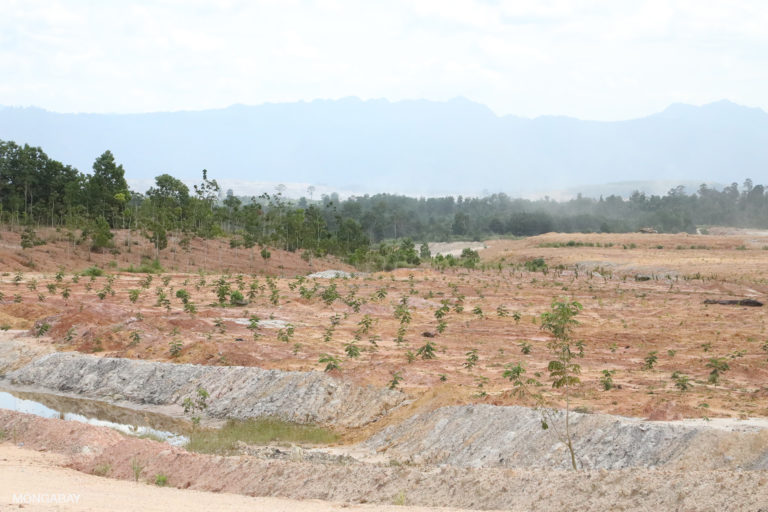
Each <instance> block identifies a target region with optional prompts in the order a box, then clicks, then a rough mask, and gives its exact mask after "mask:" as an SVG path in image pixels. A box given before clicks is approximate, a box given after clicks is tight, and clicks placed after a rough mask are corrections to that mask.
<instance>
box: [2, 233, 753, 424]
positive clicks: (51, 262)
mask: <svg viewBox="0 0 768 512" xmlns="http://www.w3.org/2000/svg"><path fill="white" fill-rule="evenodd" d="M711 233H712V234H709V235H685V234H681V235H641V234H584V235H561V234H547V235H542V236H538V237H532V238H527V239H523V240H492V241H488V242H487V245H488V249H486V250H484V251H481V257H482V258H483V267H484V268H483V269H475V270H470V269H464V268H461V269H459V268H453V269H448V270H445V271H439V270H435V269H432V268H427V267H421V268H415V269H401V270H398V271H394V272H389V273H376V274H371V275H361V276H357V277H354V278H349V279H341V278H339V279H334V280H328V279H306V278H304V277H301V276H303V275H304V274H306V273H308V272H311V271H315V270H320V269H324V268H345V267H344V266H343V265H341V264H340V263H338V262H333V261H318V260H315V261H313V262H312V265H311V266H310V264H309V263H308V262H306V261H304V260H302V259H301V257H300V255H299V254H292V253H281V252H279V251H272V257H271V258H270V260H269V261H264V260H263V259H262V258H261V257H260V256H259V252H258V248H256V249H254V250H253V251H254V252H253V257H252V255H251V253H248V252H244V250H243V249H240V250H239V253H237V254H235V253H234V250H232V249H229V247H227V246H225V245H224V244H225V242H223V241H222V242H202V241H193V243H192V245H191V248H190V250H189V251H188V252H186V251H183V250H181V249H177V251H178V252H177V253H172V252H170V249H169V250H166V251H164V253H165V254H163V255H162V256H161V265H162V266H163V267H165V268H166V269H167V270H171V269H175V270H174V271H173V272H167V273H164V274H155V275H152V277H151V281H150V280H149V278H148V277H147V276H148V275H147V274H140V273H130V272H124V271H120V269H124V268H126V267H128V266H129V265H130V264H131V263H132V264H134V265H136V264H137V263H138V262H139V261H140V258H141V254H142V252H141V251H142V250H148V248H143V249H142V246H141V245H133V241H136V240H135V235H134V239H133V240H130V241H129V242H128V245H123V247H126V248H133V250H132V252H131V253H128V252H127V250H124V251H121V253H120V254H116V255H111V254H106V255H96V254H94V255H91V254H89V253H87V251H86V250H85V249H78V248H77V247H76V246H75V248H74V250H73V247H72V245H71V244H69V243H68V242H67V241H66V240H62V241H59V242H56V241H55V240H51V241H50V242H49V243H48V244H46V245H43V246H39V247H36V248H34V249H29V250H26V251H22V250H21V249H20V248H19V246H18V240H17V239H16V237H17V235H14V234H12V233H7V232H4V233H3V234H2V241H1V243H2V244H3V247H4V249H5V252H3V253H1V254H0V260H2V262H3V263H2V268H3V269H4V270H5V272H3V273H2V275H1V276H0V292H2V294H3V299H2V301H1V302H2V304H1V305H0V326H2V327H4V328H10V329H30V332H31V333H34V334H37V335H40V339H41V341H46V340H48V342H49V343H50V344H52V346H54V347H55V348H56V349H58V350H78V351H81V352H86V353H97V354H101V355H105V356H116V357H130V358H141V359H152V360H170V361H176V362H187V363H200V364H210V365H255V366H260V367H264V368H280V369H290V370H323V369H324V368H326V366H327V365H328V362H329V360H330V362H331V363H333V362H334V360H336V361H338V364H339V369H331V371H332V372H333V373H334V374H336V375H338V376H339V377H341V378H345V379H352V380H355V381H358V382H363V383H371V384H375V385H378V386H385V385H396V386H399V387H401V388H402V389H404V390H405V391H406V392H409V393H411V394H413V395H414V396H416V397H421V400H419V401H417V405H418V404H421V405H423V404H424V402H425V400H426V401H427V402H429V404H431V406H434V405H444V404H450V403H466V402H484V403H493V404H512V403H517V402H518V399H517V398H516V397H515V396H514V395H513V394H512V393H511V389H510V387H511V385H510V382H509V381H507V380H505V379H504V378H503V377H502V373H503V371H504V365H505V364H508V363H515V362H518V361H520V362H522V363H523V364H524V365H525V366H526V368H527V369H528V372H529V373H530V374H531V375H533V374H534V373H536V372H541V373H542V378H543V379H544V380H546V372H545V370H546V364H547V361H548V359H549V358H548V353H547V351H546V348H545V345H546V343H547V340H548V337H547V334H546V333H544V332H542V331H541V329H540V320H539V316H540V315H541V313H543V312H545V311H546V310H547V309H548V308H549V305H550V303H551V301H552V300H553V299H555V298H561V297H563V298H566V297H567V298H568V299H569V300H576V301H578V302H580V303H581V304H582V305H583V307H584V309H583V312H582V313H581V314H580V315H579V316H578V320H579V321H580V322H581V325H579V327H578V328H577V330H576V334H577V338H578V339H582V340H584V342H585V344H586V346H585V357H584V358H583V359H582V360H580V361H579V362H580V363H581V364H582V367H583V372H584V373H583V375H582V382H583V384H584V385H583V386H582V388H581V390H580V392H579V393H577V395H576V397H575V400H574V405H575V406H578V407H582V408H584V409H586V410H588V411H601V412H609V413H616V414H624V415H631V416H640V417H650V418H652V419H675V418H682V417H703V416H706V417H715V416H733V417H740V416H766V415H768V409H766V406H765V403H766V401H765V398H766V396H768V387H765V382H768V352H766V349H767V348H768V346H767V345H766V343H767V342H768V332H766V327H765V322H766V310H768V308H766V307H734V306H719V305H705V304H703V301H704V300H705V299H713V298H714V299H721V298H724V299H729V298H731V299H733V298H754V299H757V300H761V301H762V300H763V299H764V298H765V296H766V295H768V273H766V271H768V250H765V247H766V246H768V236H766V234H764V233H760V232H742V231H726V230H720V231H718V230H712V231H711ZM48 236H49V237H51V238H54V237H55V233H49V234H48ZM119 237H120V238H119V239H120V240H126V239H128V234H127V233H121V234H120V235H119ZM569 241H574V242H573V243H572V244H569V243H568V242H569ZM122 243H123V244H124V242H122ZM598 244H599V246H598ZM120 246H121V245H120V244H118V247H120ZM535 258H543V259H544V261H545V262H546V264H547V265H548V270H547V271H546V272H544V271H542V270H541V269H539V270H536V271H533V270H530V269H526V268H525V266H524V262H526V261H530V260H532V259H535ZM89 259H90V261H89ZM113 261H114V262H115V263H111V262H113ZM219 261H220V262H221V263H220V266H219ZM30 262H31V264H30ZM89 265H98V266H99V267H101V268H103V270H104V275H102V276H98V277H91V276H88V275H81V276H79V278H78V277H75V275H74V273H75V272H81V271H82V270H83V269H85V268H87V267H88V266H89ZM60 268H63V270H61V271H60V270H59V269H60ZM214 268H218V269H222V270H226V273H225V274H223V275H222V274H219V273H209V272H213V269H214ZM203 269H206V271H203ZM222 270H219V271H217V272H220V271H222ZM57 272H59V274H58V275H57ZM270 276H272V277H270ZM281 276H282V277H281ZM222 279H223V282H226V284H227V285H228V287H229V289H230V291H239V292H240V293H241V294H242V295H243V298H244V301H243V302H248V303H247V304H246V305H234V306H233V305H231V304H230V302H231V301H230V298H229V296H228V297H227V298H226V305H221V304H218V297H217V289H218V288H219V287H220V285H221V284H222ZM217 283H218V284H217ZM332 287H335V291H336V293H335V294H334V293H332V292H331V291H330V290H329V288H331V289H332ZM132 290H134V291H133V292H132ZM179 290H185V291H186V292H187V294H188V298H187V299H186V302H187V305H186V310H185V304H184V300H183V295H184V294H179V295H177V294H178V293H179ZM132 293H133V295H134V298H135V299H136V300H135V302H134V301H132V300H131V298H132V297H131V295H132ZM324 293H325V297H323V294H324ZM249 295H250V297H249ZM65 296H67V297H65ZM331 299H333V300H331ZM404 302H405V303H406V304H407V306H406V307H403V306H402V304H403V303H404ZM190 303H191V304H193V307H190V306H189V304H190ZM441 308H442V309H441ZM193 309H194V312H193V311H192V310H193ZM436 313H437V314H436ZM408 317H410V320H409V321H408ZM438 317H441V318H438ZM256 320H258V321H256ZM441 321H443V322H444V323H445V324H444V326H443V327H444V331H443V332H442V333H440V332H439V331H440V330H441V329H442V328H440V327H439V324H440V322H441ZM336 322H337V323H338V324H337V325H335V326H334V327H333V328H332V325H333V324H334V323H336ZM46 326H48V327H47V328H46ZM401 327H404V328H405V330H404V333H402V334H403V335H402V339H401V340H398V339H397V338H398V329H399V328H401ZM331 328H332V329H331ZM329 330H330V331H329ZM329 332H330V334H329ZM356 338H357V339H356ZM428 344H431V345H432V346H433V348H434V358H431V359H430V358H428V356H429V355H430V347H429V346H428ZM475 350H476V351H475ZM358 351H359V354H358ZM473 351H475V352H473ZM524 352H529V353H527V354H526V353H524ZM651 353H655V356H656V358H657V360H656V362H655V364H654V365H653V367H652V368H647V366H648V365H647V364H646V358H647V357H648V356H649V354H651ZM324 355H329V356H332V357H331V358H324ZM425 356H426V357H425ZM334 358H335V359H334ZM712 358H722V359H721V361H724V362H727V364H728V367H729V368H728V369H727V370H726V371H722V372H721V373H720V375H719V381H718V382H717V383H716V384H713V383H710V382H708V378H709V375H710V373H711V371H712V369H711V368H710V367H708V366H707V363H709V362H710V360H711V359H712ZM321 359H324V362H322V363H321V362H320V360H321ZM331 366H333V364H331ZM603 370H608V371H613V373H612V374H611V378H612V380H613V386H614V387H613V388H612V389H610V390H605V389H604V387H605V386H604V380H602V381H601V378H603V377H604V376H605V375H604V373H603ZM674 372H680V373H682V374H684V375H687V376H689V378H690V381H689V384H690V387H689V389H687V390H681V389H680V388H679V386H676V385H675V382H676V381H675V380H673V379H672V374H673V373H674ZM395 376H396V377H395ZM426 391H429V392H428V393H427V392H426ZM553 398H555V399H556V397H553Z"/></svg>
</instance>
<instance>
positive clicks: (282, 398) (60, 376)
mask: <svg viewBox="0 0 768 512" xmlns="http://www.w3.org/2000/svg"><path fill="white" fill-rule="evenodd" d="M1 345H2V343H0V367H6V368H11V367H13V366H14V365H13V364H12V363H13V361H11V359H13V358H14V357H18V355H16V356H14V355H8V354H14V352H13V351H11V350H7V349H6V350H3V349H2V346H1ZM15 353H16V354H18V351H17V352H15ZM2 354H5V356H2ZM3 357H4V359H3ZM0 386H5V387H6V388H7V387H11V388H12V389H14V388H15V389H19V387H21V388H22V389H27V390H29V389H33V390H36V391H38V392H43V393H45V394H42V395H37V401H41V400H42V399H46V400H48V401H49V403H48V404H45V405H47V406H48V407H49V408H51V409H53V410H56V411H62V410H64V412H74V413H76V414H82V411H77V410H74V411H73V410H72V404H73V403H76V402H77V400H74V402H73V401H72V399H70V404H69V409H67V410H65V409H66V408H65V407H62V400H64V399H63V398H61V397H59V398H54V397H52V395H51V394H50V393H54V394H57V395H61V394H65V395H67V396H69V397H71V398H73V399H82V398H86V399H89V400H97V401H101V402H110V403H112V404H116V405H118V406H123V407H114V406H112V407H113V409H112V410H113V411H118V410H119V411H123V413H122V414H123V415H122V416H120V415H117V416H115V415H114V414H112V415H111V416H109V415H105V414H104V413H103V412H101V413H96V414H92V417H95V418H97V419H98V420H105V421H112V422H114V423H121V424H129V425H134V427H135V426H137V425H139V423H137V422H136V421H133V420H132V419H131V418H130V413H126V412H125V411H131V410H134V411H136V410H138V412H136V416H137V417H141V416H143V417H147V418H148V417H150V416H155V417H163V416H165V417H166V418H167V419H168V423H166V425H167V424H171V423H172V422H173V421H176V422H178V421H179V420H178V417H180V416H181V405H180V404H181V403H182V402H183V400H184V399H185V398H187V397H190V398H194V396H195V393H196V392H197V390H198V389H200V388H203V389H205V390H207V391H208V392H209V394H210V399H209V406H208V408H207V411H206V414H207V416H208V417H209V418H211V419H218V420H222V419H229V418H234V419H248V418H258V417H267V416H269V417H276V418H279V419H282V420H284V421H288V422H293V423H313V424H318V425H323V426H327V427H331V428H336V429H356V428H360V427H363V426H366V425H370V424H372V423H375V422H377V421H378V420H380V419H382V418H384V417H385V416H387V415H388V414H389V413H390V412H391V411H392V410H393V409H395V408H397V407H402V406H405V405H406V404H407V403H408V400H407V397H406V395H405V394H403V393H401V392H399V391H393V390H388V389H377V388H374V387H372V386H367V387H363V386H358V385H356V384H353V383H349V382H344V381H341V380H338V379H335V378H333V377H330V376H328V375H326V374H324V373H321V372H285V371H280V370H262V369H260V368H252V367H211V366H199V365H190V364H172V363H160V362H149V361H137V360H130V359H115V358H101V357H95V356H89V355H83V354H78V353H50V354H46V355H43V356H41V357H37V358H34V359H33V360H31V361H30V362H28V363H27V364H24V365H22V366H21V367H19V368H18V369H16V370H12V371H9V372H8V373H6V374H5V376H4V379H3V380H0ZM26 398H32V399H35V398H34V397H30V396H27V397H26ZM51 400H56V402H55V403H53V404H51V402H50V401H51ZM85 403H88V401H86V402H85ZM90 403H91V405H90V408H91V409H93V405H92V404H93V403H96V402H90ZM80 407H82V406H80ZM102 409H103V407H102ZM91 412H92V411H91ZM151 413H161V414H154V415H153V414H151ZM174 417H176V419H174ZM126 418H127V419H126ZM563 421H564V420H563V418H562V414H561V413H555V414H554V416H553V417H551V418H550V423H551V424H552V428H551V429H550V430H548V431H544V430H542V428H541V416H540V412H539V411H536V410H533V409H529V408H525V407H517V406H512V407H502V406H492V405H465V406H451V407H442V408H439V409H435V410H431V411H427V412H421V413H419V414H415V415H413V416H411V417H410V418H408V419H406V420H405V421H403V422H401V423H399V424H391V425H389V426H387V427H385V428H382V429H379V430H378V431H377V432H376V433H374V434H373V435H372V436H371V437H370V438H369V439H367V440H366V441H364V442H363V443H360V444H359V445H358V446H357V447H355V448H356V449H357V451H358V452H360V453H366V454H368V455H369V456H373V455H374V454H378V456H379V460H390V461H392V462H393V463H406V464H417V465H443V464H447V465H451V466H457V467H472V468H482V467H501V468H561V469H567V468H568V467H569V464H570V462H569V457H568V456H567V453H566V447H565V445H564V444H563V443H562V442H560V440H559V439H558V437H557V436H556V435H554V434H555V432H554V431H556V430H557V429H558V427H559V428H560V429H562V426H563V425H562V423H563ZM141 426H144V427H148V428H155V429H156V430H161V431H169V432H174V433H181V432H180V431H179V429H178V423H176V426H175V427H174V428H163V426H162V425H161V423H159V422H158V420H157V419H155V423H154V424H153V425H149V424H147V422H146V421H144V422H143V423H142V424H141ZM570 426H571V431H572V437H573V441H574V446H575V451H576V453H577V457H578V463H579V466H580V467H582V468H586V469H623V468H632V467H647V468H657V467H673V468H684V467H697V468H699V469H723V468H729V469H766V468H768V428H767V427H768V422H766V421H764V420H744V421H740V420H720V419H718V420H713V421H711V422H707V421H701V420H698V421H675V422H657V421H643V420H638V419H634V418H624V417H619V416H609V415H603V414H579V413H571V425H570ZM374 430H375V429H374ZM364 458H365V457H364ZM369 458H370V457H369Z"/></svg>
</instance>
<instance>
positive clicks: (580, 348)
mask: <svg viewBox="0 0 768 512" xmlns="http://www.w3.org/2000/svg"><path fill="white" fill-rule="evenodd" d="M581 310H582V305H581V304H579V303H578V302H576V301H558V300H554V301H552V305H551V306H550V310H549V311H546V312H544V313H542V315H541V329H542V330H544V331H548V332H549V333H550V334H551V335H552V336H553V338H554V339H553V340H552V341H550V342H549V343H547V348H548V349H549V351H550V353H551V355H552V356H553V359H552V360H551V361H550V362H549V364H548V365H547V370H548V371H549V377H550V380H551V381H552V387H553V388H555V389H559V390H561V391H562V393H563V397H564V398H565V425H564V426H565V429H564V430H560V429H559V428H558V427H557V422H556V421H554V420H555V411H554V410H553V409H551V408H549V407H547V404H546V399H545V398H544V395H543V394H542V393H540V392H538V391H535V388H536V387H539V386H541V384H540V383H539V382H538V381H537V380H536V379H535V378H526V377H525V376H524V374H525V368H523V366H522V365H521V364H520V363H517V364H515V365H512V364H508V365H506V368H507V369H506V371H505V372H504V377H505V378H507V379H509V380H510V381H512V383H513V385H514V387H515V393H516V394H518V395H520V396H524V397H526V396H527V397H530V398H532V399H533V400H534V401H535V403H536V406H537V408H538V409H539V411H540V412H541V427H542V428H543V429H544V430H547V429H549V427H550V426H551V427H552V431H553V432H554V433H555V435H556V436H557V438H558V440H559V441H560V442H562V443H563V444H564V445H565V446H566V448H568V452H569V454H570V459H571V466H572V467H573V469H578V466H577V464H576V452H575V450H574V448H573V439H572V438H571V423H570V420H571V414H570V413H571V395H572V393H573V389H574V388H575V387H577V386H578V385H579V384H580V383H581V380H580V379H579V377H578V376H579V374H580V373H581V366H580V365H579V364H577V363H576V362H575V358H577V357H584V344H583V342H581V341H577V342H574V341H573V329H574V328H575V327H576V326H577V325H578V324H579V322H578V321H577V320H576V319H575V317H576V315H578V314H579V312H580V311H581ZM574 349H575V350H574Z"/></svg>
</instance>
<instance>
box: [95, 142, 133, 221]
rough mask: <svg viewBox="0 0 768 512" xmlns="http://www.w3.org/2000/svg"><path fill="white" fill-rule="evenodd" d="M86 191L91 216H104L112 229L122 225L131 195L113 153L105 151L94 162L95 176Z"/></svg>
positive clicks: (120, 166)
mask: <svg viewBox="0 0 768 512" xmlns="http://www.w3.org/2000/svg"><path fill="white" fill-rule="evenodd" d="M86 189H87V191H88V200H89V202H90V213H91V215H94V216H99V215H102V216H104V218H106V219H107V221H108V222H109V225H110V226H112V227H118V226H119V225H121V224H122V221H123V219H124V217H123V212H124V210H125V205H126V202H127V201H128V200H129V199H130V193H129V192H128V183H126V181H125V171H124V170H123V166H122V165H118V164H116V163H115V156H114V155H113V154H112V152H111V151H109V150H107V151H105V152H104V153H102V154H101V156H99V157H98V158H97V159H96V161H95V162H93V174H91V175H90V176H89V177H88V185H87V187H86Z"/></svg>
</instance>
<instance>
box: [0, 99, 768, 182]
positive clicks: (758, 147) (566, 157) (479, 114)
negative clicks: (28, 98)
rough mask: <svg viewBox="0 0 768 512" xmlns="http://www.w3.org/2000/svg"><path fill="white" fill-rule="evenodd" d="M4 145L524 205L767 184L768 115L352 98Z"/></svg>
mask: <svg viewBox="0 0 768 512" xmlns="http://www.w3.org/2000/svg"><path fill="white" fill-rule="evenodd" d="M0 139H4V140H14V141H16V142H18V143H29V144H31V145H35V146H41V147H42V148H43V149H44V150H45V151H46V153H48V155H49V156H51V157H52V158H55V159H57V160H61V161H63V162H65V163H69V164H72V165H74V166H76V167H77V168H78V169H80V170H82V171H89V170H90V168H91V165H92V163H93V160H94V159H95V158H96V157H97V156H98V155H99V154H101V153H102V152H103V151H104V150H106V149H110V150H111V151H112V152H113V153H114V154H115V156H116V158H117V160H118V161H119V162H120V163H122V164H123V166H124V167H125V169H126V175H127V178H129V180H130V181H132V182H136V183H148V180H151V179H152V178H153V177H154V176H156V175H158V174H161V173H165V172H167V173H169V174H172V175H174V176H177V177H179V178H183V179H185V180H190V181H197V180H199V178H200V172H201V170H202V169H203V168H206V169H208V171H209V175H210V176H211V177H213V178H216V179H218V180H220V181H222V182H224V183H227V182H228V181H229V182H232V183H240V184H241V185H242V183H244V182H247V183H250V182H261V183H273V184H276V183H286V184H289V183H302V184H307V185H309V184H312V185H316V186H317V188H318V190H321V189H322V190H333V189H335V190H342V191H347V192H353V193H376V192H397V193H407V194H416V195H418V194H426V195H439V194H464V195H478V194H481V193H483V192H491V193H493V192H505V193H507V194H509V195H511V196H522V195H531V194H534V193H544V192H546V191H576V190H579V187H583V188H584V190H585V195H587V193H586V191H587V190H592V191H593V192H594V191H597V189H598V188H599V187H598V188H595V187H588V186H586V185H589V184H602V183H615V182H637V183H638V184H641V183H646V185H648V186H652V185H653V184H652V183H649V182H663V183H664V184H665V185H664V186H666V184H670V186H674V184H675V183H683V184H688V185H692V184H697V183H702V182H710V183H711V182H719V183H726V184H727V183H731V182H732V181H739V182H741V181H742V180H743V179H744V178H747V177H751V178H752V179H753V180H755V182H761V180H762V181H766V180H765V178H766V177H768V114H766V112H764V111H762V110H760V109H757V108H748V107H744V106H740V105H736V104H734V103H731V102H729V101H719V102H716V103H711V104H708V105H704V106H701V107H696V106H690V105H683V104H674V105H671V106H670V107H668V108H667V109H666V110H664V111H663V112H660V113H658V114H654V115H651V116H648V117H644V118H640V119H633V120H629V121H617V122H598V121H583V120H579V119H574V118H568V117H552V116H544V117H538V118H535V119H527V118H521V117H515V116H497V115H496V114H494V113H493V112H492V111H491V110H490V109H489V108H487V107H485V106H483V105H480V104H478V103H474V102H471V101H468V100H465V99H460V98H459V99H455V100H451V101H447V102H435V101H426V100H413V101H398V102H390V101H387V100H369V101H362V100H360V99H357V98H346V99H342V100H316V101H311V102H298V103H281V104H264V105H259V106H244V105H234V106H231V107H228V108H224V109H220V110H202V111H191V112H162V113H148V114H60V113H54V112H48V111H45V110H42V109H39V108H15V107H4V108H0ZM244 188H248V187H247V186H246V187H244ZM624 188H626V187H623V186H618V187H616V186H614V187H613V189H615V190H624ZM636 188H642V185H639V186H638V187H636ZM667 188H669V187H667ZM235 193H236V194H239V193H252V192H250V191H245V190H244V189H243V190H235ZM590 195H592V194H590Z"/></svg>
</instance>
